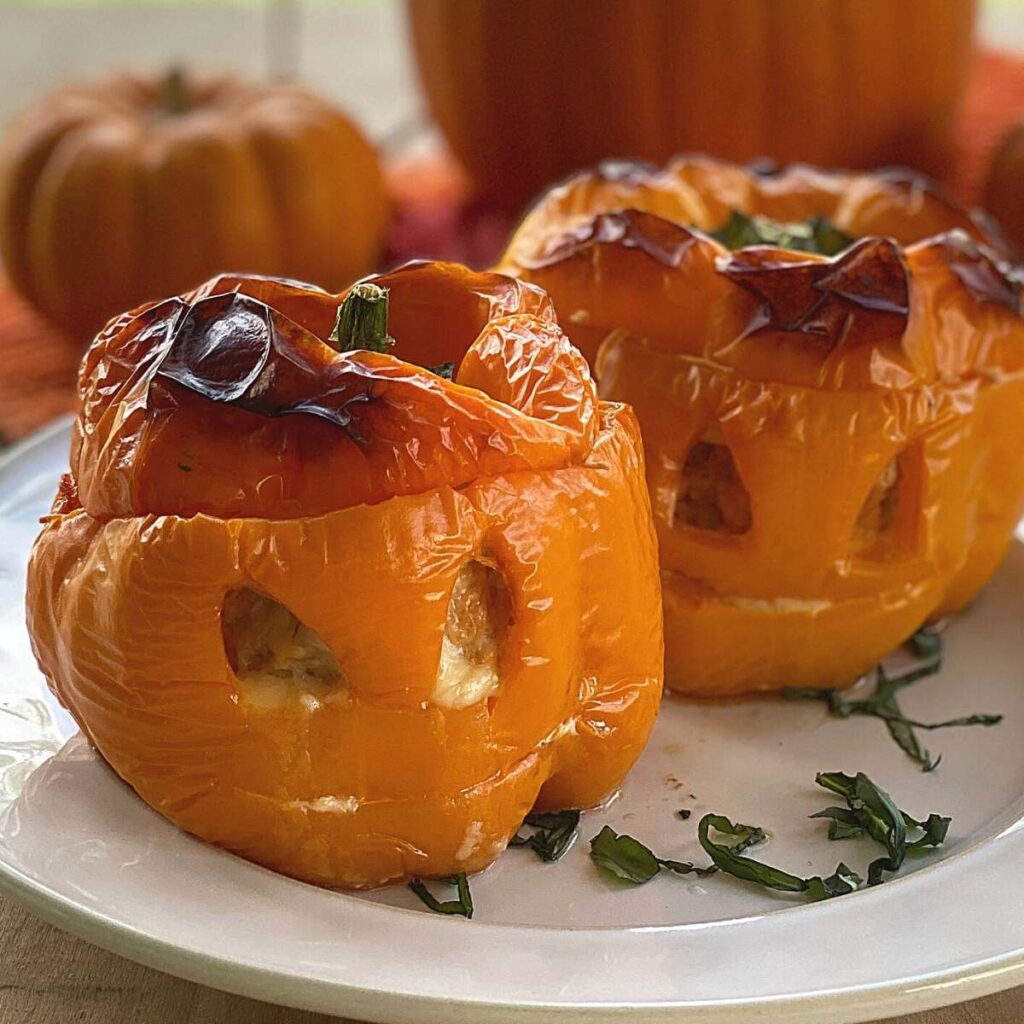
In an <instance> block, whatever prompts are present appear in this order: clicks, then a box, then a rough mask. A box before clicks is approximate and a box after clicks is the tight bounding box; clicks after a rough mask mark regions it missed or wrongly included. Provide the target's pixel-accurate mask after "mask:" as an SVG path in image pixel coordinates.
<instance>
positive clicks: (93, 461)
mask: <svg viewBox="0 0 1024 1024" xmlns="http://www.w3.org/2000/svg"><path fill="white" fill-rule="evenodd" d="M372 281H373V282H374V283H375V284H378V285H380V286H382V287H384V288H386V289H388V292H389V304H390V323H389V331H390V333H391V335H393V337H394V338H395V340H396V344H395V347H394V350H393V352H375V351H365V350H358V351H345V352H340V353H339V352H337V351H335V350H334V349H333V348H332V347H331V346H330V345H329V344H327V343H325V339H327V337H328V334H329V332H330V331H331V329H332V325H333V323H334V318H335V314H336V311H337V308H338V305H339V302H340V300H341V297H340V296H334V295H330V294H328V293H326V292H322V291H320V290H318V289H315V288H312V287H310V286H307V285H301V284H297V283H294V282H286V281H279V280H272V279H267V278H257V277H221V278H217V279H215V280H213V281H211V282H209V283H208V284H206V285H204V286H203V287H202V288H200V289H199V290H198V291H196V292H194V293H192V294H190V295H188V296H186V297H184V298H180V299H170V300H168V301H166V302H163V303H160V304H157V305H154V306H150V307H147V308H143V309H141V310H139V311H136V312H133V313H128V314H125V315H124V316H122V317H120V318H118V319H117V320H114V321H112V322H111V323H110V324H109V325H108V326H107V328H106V329H105V330H104V331H103V332H102V333H101V334H100V335H99V336H98V337H97V339H96V340H95V342H94V343H93V345H92V347H91V349H90V350H89V352H88V354H87V356H86V359H85V362H84V364H83V368H82V372H81V377H80V382H79V390H80V397H81V412H80V414H79V417H78V420H77V423H76V424H75V429H74V440H73V445H72V453H71V472H70V473H69V474H67V475H66V476H65V478H64V480H63V482H62V484H61V489H60V492H59V493H58V496H57V499H56V501H55V503H54V508H53V512H52V514H51V515H50V516H49V517H47V519H46V520H45V521H44V523H45V525H44V527H43V531H42V533H41V535H40V536H39V538H38V540H37V542H36V545H35V548H34V550H33V554H32V558H31V563H30V567H29V574H28V621H29V629H30V633H31V636H32V642H33V647H34V650H35V653H36V656H37V658H38V660H39V664H40V665H41V667H42V669H43V671H44V673H45V674H46V676H47V678H48V680H49V681H50V685H51V687H52V688H53V689H54V691H55V693H56V694H57V696H58V697H59V698H60V700H61V702H62V703H63V704H64V705H65V706H66V707H67V708H68V709H69V710H70V711H71V713H72V714H73V715H74V716H75V719H76V720H77V721H78V723H79V725H80V726H81V727H82V729H83V731H84V732H85V733H86V734H87V735H88V737H89V738H90V740H91V741H92V742H93V743H94V744H95V746H96V747H97V748H98V750H99V751H100V753H101V754H102V755H103V756H104V757H105V758H106V760H107V761H108V762H109V763H110V764H111V766H112V767H113V768H114V770H115V771H116V772H117V773H118V774H119V775H120V776H121V777H122V778H123V779H125V781H127V782H128V783H129V784H130V785H131V786H133V787H134V788H135V790H136V791H137V792H138V793H139V795H140V796H141V797H142V798H143V799H144V800H145V801H146V802H147V803H149V804H150V805H151V806H153V807H154V808H156V809H157V810H158V811H160V812H161V813H162V814H164V815H165V816H167V817H168V818H170V819H171V820H172V821H174V822H175V823H177V824H178V825H179V826H181V827H182V828H184V829H186V830H188V831H189V832H192V833H194V834H196V835H198V836H200V837H202V838H204V839H206V840H208V841H210V842H213V843H216V844H218V845H220V846H223V847H225V848H227V849H229V850H232V851H234V852H236V853H238V854H241V855H242V856H244V857H247V858H249V859H251V860H254V861H257V862H259V863H261V864H264V865H266V866H268V867H270V868H273V869H275V870H278V871H281V872H284V873H286V874H289V875H292V876H295V877H297V878H301V879H305V880H308V881H310V882H315V883H320V884H326V885H333V886H340V887H346V888H366V887H372V886H377V885H381V884H384V883H387V882H390V881H395V880H398V879H403V878H408V877H410V876H423V877H440V876H447V875H452V874H455V873H458V872H473V871H478V870H480V869H482V868H483V867H485V866H486V865H487V864H489V863H490V862H491V861H492V860H493V859H494V858H495V857H496V856H497V855H498V854H499V853H500V852H501V850H503V849H504V847H505V845H506V843H507V842H508V840H509V838H510V837H511V836H512V835H513V834H514V832H515V831H516V829H517V828H518V826H519V825H520V823H521V822H522V820H523V817H524V816H525V815H526V814H527V812H529V810H530V809H531V808H532V807H534V806H537V807H539V808H546V809H557V808H563V807H590V806H594V805H596V804H598V803H600V802H601V801H603V800H605V799H606V798H607V797H608V796H609V794H611V793H612V792H613V791H614V790H615V788H616V787H617V786H618V785H619V783H620V782H621V780H622V778H623V776H624V775H625V773H626V772H627V770H628V769H629V768H630V766H631V765H632V763H633V761H634V760H635V759H636V757H637V756H638V755H639V753H640V751H641V750H642V749H643V746H644V744H645V742H646V740H647V737H648V734H649V732H650V729H651V727H652V725H653V722H654V718H655V715H656V713H657V706H658V700H659V697H660V693H661V682H662V665H663V643H662V632H661V630H662V626H661V616H660V615H659V587H658V570H657V554H656V541H655V536H654V531H653V527H652V525H651V518H650V507H649V500H648V495H647V490H646V488H645V486H644V472H643V456H642V449H641V445H640V438H639V431H638V428H637V426H636V422H635V419H634V417H633V414H632V412H631V411H630V410H629V409H628V408H626V407H624V406H622V405H619V404H615V403H608V402H601V401H598V399H597V396H596V391H595V387H594V384H593V381H592V379H591V377H590V373H589V370H588V368H587V365H586V363H585V361H584V360H583V359H582V357H581V356H580V354H579V353H578V352H577V351H576V350H575V349H574V348H573V347H572V345H571V344H570V343H569V342H568V340H567V339H566V337H565V335H564V334H563V333H562V331H561V330H560V328H559V326H558V324H557V322H556V320H555V319H554V315H553V308H552V306H551V303H550V302H549V300H548V299H547V297H546V296H545V295H544V294H543V292H541V291H540V290H539V289H537V288H534V287H532V286H530V285H527V284H522V283H520V282H516V281H513V280H510V279H508V278H505V277H502V276H500V275H497V274H474V273H471V272H469V271H467V270H465V269H464V268H461V267H458V266H455V265H451V264H432V263H423V264H410V265H408V266H406V267H404V268H401V269H399V270H397V271H394V272H392V273H389V274H386V275H383V276H380V277H375V278H373V279H372ZM447 360H451V361H454V362H455V364H456V367H457V370H456V373H455V379H454V381H449V380H446V379H443V378H442V377H441V376H439V375H436V374H435V373H433V372H431V371H430V370H428V369H425V368H424V367H426V366H435V367H436V366H437V364H440V363H442V362H445V361H447Z"/></svg>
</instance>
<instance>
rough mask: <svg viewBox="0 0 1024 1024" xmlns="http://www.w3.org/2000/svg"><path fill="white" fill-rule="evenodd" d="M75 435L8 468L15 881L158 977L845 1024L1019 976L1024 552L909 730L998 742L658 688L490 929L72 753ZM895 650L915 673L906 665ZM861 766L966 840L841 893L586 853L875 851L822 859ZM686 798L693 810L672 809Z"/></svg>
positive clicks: (339, 1000)
mask: <svg viewBox="0 0 1024 1024" xmlns="http://www.w3.org/2000/svg"><path fill="white" fill-rule="evenodd" d="M67 445H68V428H67V424H58V425H56V426H55V427H53V428H51V429H50V430H47V431H44V432H43V433H41V434H39V435H37V436H36V437H35V438H33V439H32V440H30V441H29V442H27V443H26V444H24V445H22V446H21V447H20V448H18V449H16V450H15V451H13V452H12V453H11V454H10V455H9V456H8V457H7V459H6V460H5V461H4V462H3V463H2V464H0V805H2V806H3V807H4V808H5V809H4V810H3V811H2V817H0V888H2V889H3V890H4V891H5V892H6V893H8V894H10V895H13V896H15V897H17V898H18V899H20V900H21V901H22V902H24V903H25V904H26V905H28V906H29V907H31V908H32V909H33V910H35V911H36V912H37V913H38V914H40V915H41V916H43V917H45V918H47V919H49V920H51V921H53V922H54V923H56V924H58V925H60V926H62V927H64V928H67V929H68V930H69V931H73V932H75V933H77V934H78V935H81V936H83V937H84V938H87V939H89V940H90V941H92V942H95V943H97V944H98V945H101V946H105V947H107V948H108V949H111V950H114V951H115V952H118V953H122V954H124V955H125V956H128V957H131V958H132V959H135V960H139V961H141V962H143V963H146V964H149V965H151V966H153V967H158V968H160V969H162V970H165V971H169V972H171V973H173V974H178V975H181V976H183V977H187V978H191V979H193V980H195V981H200V982H204V983H206V984H210V985H214V986H217V987H219V988H224V989H228V990H231V991H234V992H238V993H242V994H245V995H249V996H255V997H257V998H261V999H268V1000H273V1001H277V1002H280V1003H286V1004H290V1005H294V1006H300V1007H304V1008H307V1009H311V1010H318V1011H323V1012H333V1013H337V1014H344V1015H347V1016H351V1017H356V1018H363V1019H367V1020H373V1021H387V1022H390V1024H400V1022H407V1021H408V1022H424V1024H426V1022H429V1024H445V1022H448V1021H470V1020H472V1021H484V1022H487V1021H494V1022H499V1021H500V1022H501V1024H511V1022H514V1021H548V1020H555V1019H560V1018H565V1017H566V1016H568V1015H571V1014H575V1013H579V1012H580V1011H585V1019H586V1020H587V1021H588V1022H598V1021H606V1020H613V1019H619V1018H628V1019H629V1020H630V1021H631V1022H640V1021H648V1020H650V1021H685V1022H691V1021H726V1020H727V1021H730V1022H731V1024H739V1022H743V1021H759V1022H765V1021H772V1022H781V1021H814V1022H815V1024H825V1022H830V1021H831V1022H853V1021H865V1020H873V1019H875V1018H878V1017H882V1016H886V1015H890V1014H895V1013H901V1012H909V1011H911V1010H919V1009H925V1008H929V1007H934V1006H938V1005H940V1004H944V1003H950V1002H955V1001H958V1000H961V999H966V998H970V997H973V996H979V995H983V994H985V993H988V992H992V991H995V990H997V989H1001V988H1006V987H1009V986H1010V985H1013V984H1018V983H1021V982H1024V913H1022V910H1024V871H1022V870H1021V865H1022V864H1024V829H1022V828H1021V825H1022V824H1024V744H1022V743H1021V741H1020V728H1021V723H1022V721H1024V628H1022V623H1024V546H1022V545H1020V544H1018V545H1016V546H1015V548H1014V550H1013V551H1012V552H1011V554H1010V556H1009V558H1008V560H1007V563H1006V565H1005V566H1004V567H1003V569H1002V570H1001V572H1000V573H999V575H998V577H997V578H996V580H995V581H994V582H993V583H992V584H991V585H990V586H989V587H988V589H987V590H986V591H985V593H984V594H983V596H982V597H981V598H980V599H979V601H978V602H977V603H976V605H975V606H974V607H973V608H972V609H971V610H970V611H969V612H968V613H967V614H965V615H964V616H963V617H962V618H960V619H959V620H958V621H956V622H954V623H952V624H951V625H950V627H949V629H948V630H947V632H946V662H945V668H944V670H943V671H942V673H941V674H940V675H939V676H937V677H934V678H932V679H930V680H927V681H925V682H922V683H919V684H917V685H916V686H915V687H913V688H911V690H909V691H907V694H906V697H905V698H904V705H905V710H906V712H907V713H908V714H911V715H913V716H916V717H919V718H930V719H945V718H949V717H954V716H958V715H961V714H964V713H967V712H974V711H990V712H1002V713H1003V714H1004V715H1005V716H1006V717H1005V721H1004V722H1003V724H1002V725H999V726H997V727H995V728H990V729H983V728H971V729H951V730H946V731H943V732H935V733H930V734H924V735H925V736H926V738H927V740H928V743H929V745H930V746H931V747H932V749H933V751H935V752H939V751H941V753H942V754H943V761H942V765H941V767H940V768H939V769H938V770H937V771H935V772H933V773H931V774H923V773H921V772H920V771H919V770H918V769H917V768H916V767H915V766H914V764H913V763H912V762H910V761H909V760H908V759H907V758H906V757H905V756H904V755H903V754H902V753H901V752H900V751H899V750H898V749H897V748H896V747H895V746H894V745H893V744H892V742H891V741H890V740H889V738H888V736H887V734H886V731H885V729H884V726H883V725H882V723H881V722H878V721H875V720H872V719H864V718H861V719H851V720H847V721H838V720H835V719H829V718H827V717H826V715H825V712H824V709H823V707H822V706H821V705H818V704H817V703H813V704H803V703H800V704H794V703H787V702H784V701H781V700H763V701H750V702H745V703H734V704H727V705H712V704H695V703H692V702H687V701H683V700H680V699H678V698H667V699H666V701H665V706H664V708H663V711H662V715H661V719H660V721H659V723H658V726H657V728H656V730H655V735H654V738H653V740H652V742H651V744H650V747H649V748H648V750H647V752H646V753H645V754H644V756H643V758H642V759H641V761H640V763H639V764H638V765H637V767H636V769H635V770H634V772H633V774H632V776H631V777H630V779H629V781H628V783H627V785H626V786H625V788H624V789H623V791H622V793H621V794H620V795H619V797H618V798H617V799H616V800H614V801H613V802H612V803H611V804H610V805H609V806H608V807H606V808H605V809H604V810H602V811H600V812H593V813H590V814H587V815H585V816H584V821H583V828H582V832H581V837H580V839H579V841H577V843H576V845H575V846H574V848H573V849H572V850H571V851H570V852H569V854H568V855H567V856H566V857H565V858H564V859H563V860H562V861H561V862H559V863H557V864H543V863H541V862H540V861H539V860H537V859H536V858H535V857H534V855H533V854H532V853H530V852H529V851H527V850H510V851H508V852H507V853H506V854H505V855H504V856H503V857H501V859H500V860H499V862H498V863H497V864H496V865H495V866H494V867H492V868H491V869H490V870H489V871H488V872H486V873H485V874H484V875H483V876H482V877H478V878H475V879H473V885H472V888H473V896H474V899H475V903H476V908H477V914H476V918H475V919H474V920H473V921H464V920H462V919H456V918H446V917H439V916H436V915H433V914H431V913H429V912H426V911H425V910H423V908H422V907H421V906H420V904H419V903H418V902H417V900H416V898H415V897H414V896H413V895H412V893H410V892H409V891H408V890H407V889H405V888H401V887H400V888H393V889H390V890H386V891H384V892H380V893H374V894H371V895H369V896H350V895H345V894H342V893H334V892H327V891H324V890H320V889H317V888H314V887H312V886H308V885H303V884H301V883H299V882H295V881H291V880H289V879H286V878H282V877H279V876H277V875H274V874H272V873H271V872H269V871H266V870H263V869H261V868H258V867H254V866H253V865H251V864H248V863H246V862H244V861H242V860H239V859H237V858H235V857H232V856H231V855H229V854H226V853H222V852H221V851H219V850H216V849H213V848H211V847H208V846H206V845H204V844H203V843H201V842H199V841H197V840H195V839H192V838H190V837H188V836H186V835H183V834H182V833H180V832H178V831H177V830H176V829H175V828H174V827H172V826H171V825H169V824H168V823H167V822H165V821H163V819H161V818H160V817H158V816H157V815H156V814H155V813H154V812H152V811H150V810H149V808H147V807H146V806H145V805H144V804H143V803H142V802H141V801H140V800H138V799H137V798H136V797H135V795H134V794H133V793H132V792H131V790H130V789H128V787H127V786H125V785H124V784H123V783H121V782H120V781H119V780H118V779H117V778H116V777H115V776H114V774H113V773H112V772H111V771H110V770H109V769H108V768H107V767H106V766H105V765H104V764H103V762H102V761H101V760H100V759H99V758H98V757H97V756H96V755H95V754H94V753H93V752H92V751H91V750H90V749H89V748H88V747H87V745H86V744H85V743H84V742H83V741H82V739H81V737H80V736H77V737H76V736H75V729H74V725H73V724H72V722H71V721H70V719H69V718H68V717H67V716H66V715H65V714H64V713H63V712H62V711H61V710H60V709H59V708H58V707H57V706H56V704H55V703H54V701H53V700H52V699H51V698H50V696H49V694H48V693H47V692H46V689H45V687H44V685H43V681H42V679H41V677H40V675H39V673H38V671H37V669H36V667H35V664H34V662H33V660H32V655H31V652H30V650H29V644H28V638H27V636H26V634H25V628H24V624H23V611H22V601H23V577H24V569H25V560H26V557H27V554H28V550H29V547H30V544H31V542H32V538H33V537H34V535H35V533H36V529H37V523H36V520H37V518H38V516H39V515H40V514H42V513H43V512H45V511H46V509H47V507H48V505H49V501H50V498H51V495H52V494H53V491H54V489H55V487H56V483H57V478H58V475H59V473H60V472H61V470H62V469H63V468H64V466H65V464H66V459H67ZM896 657H897V658H899V657H900V656H899V655H897V656H896ZM833 769H836V770H843V771H847V772H851V773H852V772H856V771H857V770H864V771H866V772H867V773H868V774H870V775H871V776H872V777H873V778H874V779H875V780H876V781H877V782H879V784H881V785H882V786H884V787H885V788H886V789H888V790H889V791H890V792H891V793H892V795H893V796H894V797H895V798H896V800H897V802H898V803H899V804H900V805H901V806H902V807H904V808H905V809H906V810H908V811H909V812H910V813H912V814H914V815H915V816H916V817H923V816H925V815H926V814H927V813H928V812H929V811H938V812H940V813H944V814H951V815H952V816H953V825H952V828H951V830H950V835H949V840H948V842H947V844H946V845H945V846H944V847H943V848H942V849H941V850H940V851H939V852H937V853H935V854H931V855H929V856H926V857H924V858H921V859H919V860H915V862H914V863H913V865H910V866H909V868H908V869H907V870H906V871H905V873H904V874H902V875H901V876H900V877H899V878H897V879H896V880H894V881H891V882H890V883H888V884H887V885H884V886H881V887H879V888H875V889H871V890H869V891H865V892H860V893H857V894H855V895H851V896H848V897H844V898H841V899H837V900H831V901H828V902H826V903H818V904H810V905H805V904H804V903H802V902H801V901H800V900H799V899H795V898H791V897H786V896H780V895H772V894H770V893H766V892H763V891H761V890H758V889H755V888H753V887H750V886H747V885H745V884H743V883H741V882H738V881H736V880H734V879H732V878H728V877H725V876H723V875H721V874H719V875H717V876H715V877H712V878H709V879H706V880H692V876H689V878H680V877H677V876H672V875H666V874H663V875H661V876H659V877H658V878H656V879H655V880H654V881H652V882H650V883H649V884H648V885H645V886H641V887H637V888H626V887H623V886H620V885H616V884H614V883H612V882H610V881H609V880H607V879H606V878H605V877H603V876H602V875H601V874H600V873H599V872H598V871H597V869H596V868H595V867H594V865H593V864H592V863H591V861H590V859H589V857H588V843H587V841H586V840H587V839H589V838H590V837H591V836H593V835H595V834H596V833H597V832H598V830H599V829H600V827H601V826H602V825H603V824H605V823H608V824H610V825H612V826H613V827H614V828H615V829H616V830H618V831H620V832H628V833H630V834H632V835H634V836H636V837H637V838H639V839H642V840H643V841H644V842H646V843H647V844H648V845H649V846H651V847H652V848H653V849H655V850H656V851H657V852H658V853H659V854H661V855H662V856H670V857H674V858H677V859H683V860H695V861H697V862H698V863H705V862H706V858H705V857H704V856H703V855H702V852H701V850H700V847H699V844H698V843H697V840H696V824H697V820H698V818H699V817H700V815H701V814H702V813H704V812H706V811H709V810H714V811H717V812H721V813H723V814H726V815H728V816H730V817H732V818H733V819H734V820H740V821H749V822H753V823H756V824H760V825H762V826H764V827H765V828H767V829H768V830H769V833H770V836H771V839H770V841H769V843H768V845H767V846H766V847H761V848H758V851H757V854H756V855H757V856H759V857H762V858H764V859H767V860H770V861H771V862H773V863H775V864H778V865H779V866H781V867H784V868H787V869H789V870H791V871H794V872H796V873H799V874H812V873H819V872H823V871H824V872H828V871H831V870H832V868H833V867H834V866H835V864H836V862H837V860H839V859H840V858H842V859H843V860H845V861H847V862H848V863H850V864H851V866H853V867H855V868H857V869H863V867H864V866H865V865H866V864H867V862H868V860H870V859H871V858H873V857H874V856H875V855H876V854H877V847H872V846H871V845H870V844H869V843H867V842H866V841H861V840H854V841H848V842H845V843H842V844H839V843H829V842H828V841H827V840H826V838H825V837H824V827H823V825H822V823H821V822H820V821H810V820H809V819H808V817H807V815H808V814H810V813H811V812H813V811H815V810H817V809H819V808H821V807H823V806H825V805H826V804H827V803H830V802H832V801H830V800H829V799H828V797H827V794H825V793H824V792H823V791H821V790H819V789H817V788H816V787H815V786H814V774H815V772H816V771H818V770H833ZM684 807H686V808H690V809H691V811H692V812H693V813H692V816H691V818H690V820H688V821H685V822H684V821H681V820H680V819H679V818H678V817H677V816H676V814H675V813H674V812H675V811H677V810H678V809H680V808H684ZM862 873H863V872H862Z"/></svg>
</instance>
